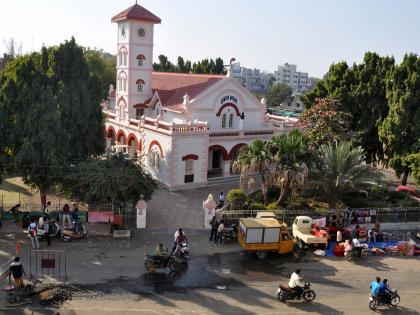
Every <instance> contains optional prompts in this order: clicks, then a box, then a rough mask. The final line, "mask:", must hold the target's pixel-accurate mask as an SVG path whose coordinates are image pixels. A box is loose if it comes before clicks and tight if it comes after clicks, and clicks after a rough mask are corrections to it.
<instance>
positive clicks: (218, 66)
mask: <svg viewBox="0 0 420 315" xmlns="http://www.w3.org/2000/svg"><path fill="white" fill-rule="evenodd" d="M214 67H215V72H214V73H215V74H223V73H224V71H225V66H224V62H223V59H222V58H220V57H217V58H216V60H215V66H214Z"/></svg>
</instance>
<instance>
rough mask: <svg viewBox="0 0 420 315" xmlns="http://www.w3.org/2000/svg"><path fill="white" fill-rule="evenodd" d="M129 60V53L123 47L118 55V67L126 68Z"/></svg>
mask: <svg viewBox="0 0 420 315" xmlns="http://www.w3.org/2000/svg"><path fill="white" fill-rule="evenodd" d="M127 59H128V52H127V49H125V47H122V48H121V49H120V51H119V53H118V65H119V66H126V65H127Z"/></svg>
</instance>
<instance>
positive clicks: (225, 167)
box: [223, 160, 231, 177]
mask: <svg viewBox="0 0 420 315" xmlns="http://www.w3.org/2000/svg"><path fill="white" fill-rule="evenodd" d="M230 162H231V161H230V160H228V161H223V176H224V177H226V176H230Z"/></svg>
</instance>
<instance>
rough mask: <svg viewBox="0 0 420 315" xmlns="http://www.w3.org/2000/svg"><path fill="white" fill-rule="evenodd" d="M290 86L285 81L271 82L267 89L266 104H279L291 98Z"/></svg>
mask: <svg viewBox="0 0 420 315" xmlns="http://www.w3.org/2000/svg"><path fill="white" fill-rule="evenodd" d="M292 92H293V90H292V88H291V87H290V86H288V85H287V84H286V83H277V84H272V85H270V87H269V88H268V91H267V105H268V106H279V105H280V104H281V103H284V102H288V101H290V100H291V96H292Z"/></svg>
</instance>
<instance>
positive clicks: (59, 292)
mask: <svg viewBox="0 0 420 315" xmlns="http://www.w3.org/2000/svg"><path fill="white" fill-rule="evenodd" d="M46 293H47V295H46V296H45V298H41V301H40V303H41V304H43V305H59V304H63V303H64V302H65V301H67V300H71V292H70V291H69V290H66V289H63V288H54V289H51V290H48V291H47V292H46Z"/></svg>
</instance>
